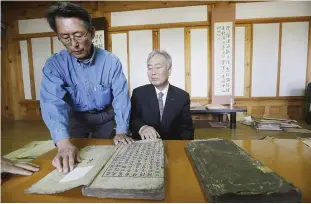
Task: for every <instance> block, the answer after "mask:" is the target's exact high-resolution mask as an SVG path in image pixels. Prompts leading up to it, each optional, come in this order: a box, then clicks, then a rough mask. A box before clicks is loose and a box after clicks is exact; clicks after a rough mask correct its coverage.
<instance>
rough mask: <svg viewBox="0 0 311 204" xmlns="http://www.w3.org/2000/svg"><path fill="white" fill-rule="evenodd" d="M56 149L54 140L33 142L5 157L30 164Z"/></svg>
mask: <svg viewBox="0 0 311 204" xmlns="http://www.w3.org/2000/svg"><path fill="white" fill-rule="evenodd" d="M54 148H55V145H54V142H53V141H52V140H47V141H33V142H31V143H29V144H27V145H25V146H24V147H22V148H20V149H17V150H15V151H13V152H11V153H9V154H7V155H5V156H4V157H5V158H7V159H10V160H17V161H20V162H30V161H32V160H34V159H36V158H37V157H38V156H41V155H42V154H44V153H46V152H48V151H50V150H52V149H54Z"/></svg>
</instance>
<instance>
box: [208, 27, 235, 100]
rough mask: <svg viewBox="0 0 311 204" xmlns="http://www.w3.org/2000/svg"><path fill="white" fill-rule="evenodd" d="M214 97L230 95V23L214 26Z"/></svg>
mask: <svg viewBox="0 0 311 204" xmlns="http://www.w3.org/2000/svg"><path fill="white" fill-rule="evenodd" d="M214 43H215V44H214V68H215V69H214V79H215V81H214V87H213V88H214V95H215V96H231V95H232V85H233V83H232V22H226V23H215V24H214Z"/></svg>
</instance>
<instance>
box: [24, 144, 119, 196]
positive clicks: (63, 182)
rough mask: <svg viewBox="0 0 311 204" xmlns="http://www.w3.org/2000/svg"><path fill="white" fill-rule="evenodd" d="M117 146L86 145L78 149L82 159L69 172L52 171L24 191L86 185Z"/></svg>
mask: <svg viewBox="0 0 311 204" xmlns="http://www.w3.org/2000/svg"><path fill="white" fill-rule="evenodd" d="M118 147H119V145H118V146H114V145H96V146H87V147H85V148H83V149H81V150H80V156H81V159H82V161H81V162H80V163H78V164H77V166H76V167H75V168H74V170H72V171H71V172H69V173H66V174H65V173H59V172H57V170H54V171H52V172H51V173H49V174H48V175H47V176H45V177H44V178H42V179H41V180H40V181H38V182H37V183H35V184H34V185H32V186H31V187H30V188H29V189H27V190H25V192H26V193H37V194H54V193H59V192H63V191H66V190H70V189H72V188H75V187H78V186H81V185H88V184H89V183H90V182H91V181H92V180H93V179H94V177H95V176H96V175H97V174H98V172H99V171H100V170H101V169H102V167H103V166H104V165H105V164H106V163H107V161H108V160H109V159H110V158H111V156H112V155H113V153H114V152H115V150H117V149H118Z"/></svg>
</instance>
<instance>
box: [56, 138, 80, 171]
mask: <svg viewBox="0 0 311 204" xmlns="http://www.w3.org/2000/svg"><path fill="white" fill-rule="evenodd" d="M57 147H58V152H57V154H56V156H55V157H54V159H53V161H52V165H53V166H54V167H55V168H56V169H57V171H58V172H63V173H67V172H68V171H72V170H73V167H74V164H75V163H76V162H81V158H80V154H79V151H78V149H77V147H75V146H74V145H73V144H72V143H71V142H70V141H69V139H62V140H60V141H59V142H57Z"/></svg>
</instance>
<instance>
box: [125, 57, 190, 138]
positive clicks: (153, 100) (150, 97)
mask: <svg viewBox="0 0 311 204" xmlns="http://www.w3.org/2000/svg"><path fill="white" fill-rule="evenodd" d="M147 66H148V72H147V73H148V78H149V81H150V83H151V84H148V85H145V86H141V87H138V88H136V89H134V90H133V94H132V98H131V102H132V105H131V107H132V110H131V122H130V128H131V132H132V134H133V137H134V138H137V139H155V138H161V139H163V140H180V139H184V140H191V139H193V137H194V129H193V123H192V118H191V113H190V97H189V94H188V93H187V92H185V91H184V90H182V89H180V88H177V87H175V86H173V85H171V84H169V82H168V78H169V75H170V74H171V71H172V59H171V56H170V55H169V54H168V53H167V52H165V51H153V52H151V53H150V54H149V56H148V59H147Z"/></svg>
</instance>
